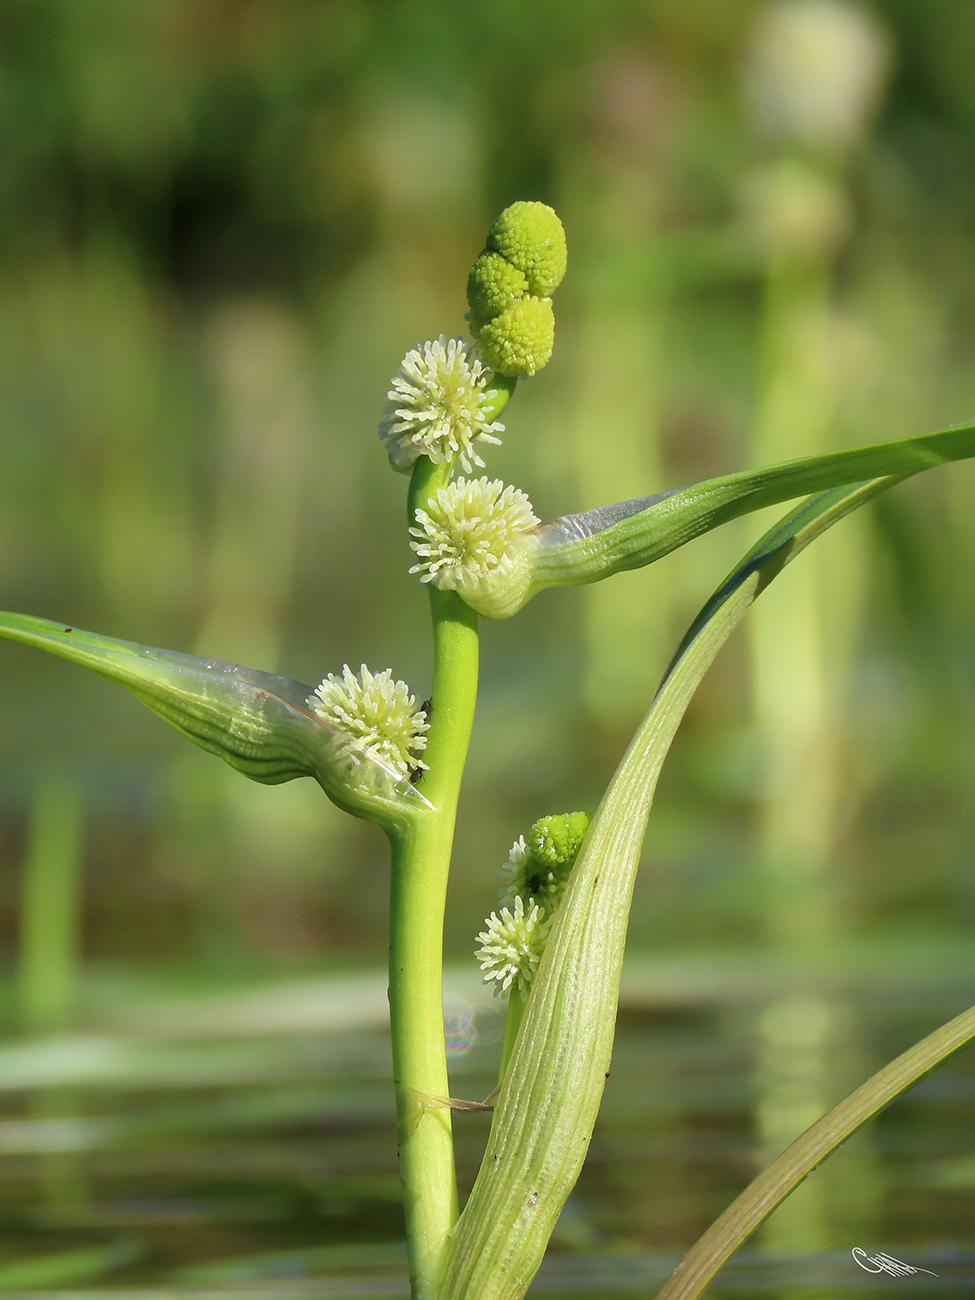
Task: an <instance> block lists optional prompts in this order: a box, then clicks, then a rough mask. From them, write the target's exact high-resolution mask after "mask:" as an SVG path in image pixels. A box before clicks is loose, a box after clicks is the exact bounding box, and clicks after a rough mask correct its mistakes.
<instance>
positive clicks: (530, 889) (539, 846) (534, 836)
mask: <svg viewBox="0 0 975 1300" xmlns="http://www.w3.org/2000/svg"><path fill="white" fill-rule="evenodd" d="M591 820H592V819H591V817H590V816H589V814H588V813H584V812H577V813H562V814H559V815H558V816H553V817H542V818H540V819H539V820H538V821H537V822H536V823H535V825H534V826H533V827H532V828H531V830H530V831H529V833H528V841H527V843H526V841H525V837H524V835H519V837H518V838H517V839H516V840H515V842H514V844H512V846H511V849H510V851H509V853H508V860H507V862H505V863H504V865H503V866H502V867H501V870H500V871H499V872H498V875H499V876H500V877H501V880H502V885H501V889H500V890H499V891H498V901H499V902H500V903H502V904H503V905H504V906H506V907H511V906H513V905H514V900H515V898H516V897H517V896H518V895H521V897H522V898H524V899H526V900H527V901H531V902H537V903H538V904H539V905H540V906H541V907H542V909H543V910H544V911H545V912H546V913H552V912H554V911H555V909H556V908H557V907H558V905H559V903H560V902H561V901H562V895H563V894H564V893H565V887H566V885H567V884H568V882H569V873H570V872H571V870H572V868H573V867H574V866H575V861H576V858H577V857H578V856H579V850H580V849H581V848H582V841H583V840H584V839H585V837H586V832H587V831H588V829H589V824H590V822H591Z"/></svg>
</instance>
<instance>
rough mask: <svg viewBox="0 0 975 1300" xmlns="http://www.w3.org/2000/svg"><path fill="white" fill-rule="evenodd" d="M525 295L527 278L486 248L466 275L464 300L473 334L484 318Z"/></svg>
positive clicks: (498, 314)
mask: <svg viewBox="0 0 975 1300" xmlns="http://www.w3.org/2000/svg"><path fill="white" fill-rule="evenodd" d="M527 294H528V281H527V279H526V278H525V275H524V273H523V272H521V271H519V270H518V268H517V267H516V266H512V265H511V263H510V262H506V261H505V259H504V258H503V257H502V256H501V254H500V253H490V252H488V251H487V250H485V251H484V252H483V253H481V255H480V256H479V257H478V259H477V261H476V262H475V263H474V265H473V266H472V267H471V273H470V275H469V276H468V277H467V302H468V305H469V306H470V309H471V327H472V329H473V330H474V332H475V334H476V333H478V332H479V331H480V330H481V328H482V327H483V325H484V323H485V322H486V321H489V320H493V319H494V317H495V316H500V315H501V313H502V312H503V311H505V310H506V308H508V307H510V306H512V305H513V304H514V303H516V302H517V301H518V300H519V299H520V298H524V297H526V296H527Z"/></svg>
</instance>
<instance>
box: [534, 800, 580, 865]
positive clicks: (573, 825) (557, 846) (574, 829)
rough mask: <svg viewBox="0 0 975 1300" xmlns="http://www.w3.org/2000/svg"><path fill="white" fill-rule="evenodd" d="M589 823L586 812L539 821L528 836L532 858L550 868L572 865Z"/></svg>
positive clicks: (563, 814)
mask: <svg viewBox="0 0 975 1300" xmlns="http://www.w3.org/2000/svg"><path fill="white" fill-rule="evenodd" d="M591 821H592V818H591V817H590V816H589V814H588V813H586V812H574V813H562V814H560V815H559V816H555V817H542V818H540V819H539V820H538V821H537V822H536V823H535V825H534V826H533V827H532V828H531V831H530V832H529V834H528V847H529V849H530V850H531V855H532V857H533V858H534V859H535V861H536V862H541V863H544V864H545V865H546V866H550V867H554V866H560V867H561V866H564V865H566V864H567V863H569V864H571V863H573V862H575V860H576V857H577V856H578V853H579V850H580V849H581V848H582V841H583V840H584V839H585V838H586V831H588V829H589V824H590V822H591Z"/></svg>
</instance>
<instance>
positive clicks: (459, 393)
mask: <svg viewBox="0 0 975 1300" xmlns="http://www.w3.org/2000/svg"><path fill="white" fill-rule="evenodd" d="M490 374H491V372H490V371H489V370H488V369H487V367H486V366H485V365H484V362H483V361H482V360H481V359H480V357H479V356H478V355H477V353H476V350H475V348H474V347H473V346H471V345H469V344H465V343H464V341H463V340H462V339H448V338H447V337H446V335H444V334H441V335H440V337H439V338H438V339H435V340H434V341H433V342H432V343H423V344H417V346H416V347H415V348H413V349H412V350H411V351H410V352H407V354H406V356H405V357H404V358H403V360H402V362H401V364H400V367H399V369H398V370H397V372H396V374H395V375H394V376H393V386H392V388H391V389H390V390H389V392H388V393H387V395H386V406H385V408H384V410H383V414H382V419H381V420H380V422H379V436H380V438H382V440H383V442H384V443H385V444H386V450H387V452H388V453H389V459H390V461H391V462H392V464H393V467H394V468H395V469H398V470H402V471H403V472H404V473H405V472H406V471H408V470H409V469H410V468H411V467H412V466H413V463H414V462H415V461H416V460H417V459H418V458H419V457H420V456H429V457H430V459H431V460H432V461H433V462H434V464H436V465H445V464H449V463H450V462H452V461H453V460H455V459H459V461H460V464H461V468H462V469H464V470H465V471H466V472H467V473H470V471H471V469H472V468H473V466H474V465H478V466H481V467H483V465H484V461H483V460H481V458H480V456H479V455H478V454H477V451H476V449H475V447H474V444H475V443H476V442H482V443H494V444H496V445H499V444H500V442H501V439H500V438H496V437H495V436H494V435H495V434H496V433H502V432H503V431H504V425H503V424H498V423H497V422H496V421H495V422H492V421H491V420H490V419H489V418H488V414H487V408H488V405H489V402H490V401H491V399H492V398H494V397H495V396H496V393H495V392H494V390H493V389H488V387H487V384H488V379H489V378H490Z"/></svg>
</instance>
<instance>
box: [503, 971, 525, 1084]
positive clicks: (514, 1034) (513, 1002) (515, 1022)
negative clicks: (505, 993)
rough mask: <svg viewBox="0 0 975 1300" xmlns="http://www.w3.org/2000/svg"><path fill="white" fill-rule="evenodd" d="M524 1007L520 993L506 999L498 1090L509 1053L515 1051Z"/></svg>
mask: <svg viewBox="0 0 975 1300" xmlns="http://www.w3.org/2000/svg"><path fill="white" fill-rule="evenodd" d="M526 1006H527V1003H525V1002H522V1000H521V994H520V993H517V992H514V993H512V994H511V996H510V997H509V998H508V1010H507V1013H506V1014H505V1018H504V1040H503V1041H502V1044H501V1065H500V1066H499V1068H498V1087H499V1088H500V1087H501V1085H502V1083H504V1075H505V1071H506V1070H507V1068H508V1062H509V1061H510V1060H511V1053H512V1052H513V1051H514V1050H515V1043H516V1042H517V1041H518V1030H519V1029H520V1028H521V1022H522V1021H523V1020H524V1018H525V1007H526Z"/></svg>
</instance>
